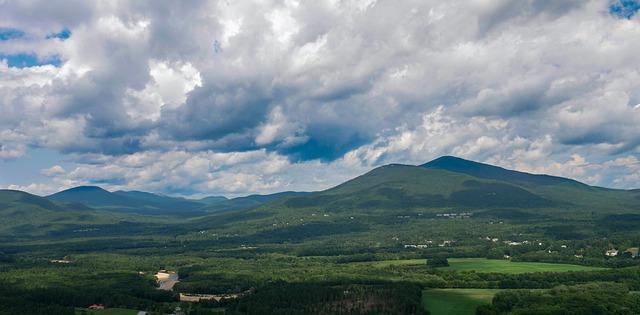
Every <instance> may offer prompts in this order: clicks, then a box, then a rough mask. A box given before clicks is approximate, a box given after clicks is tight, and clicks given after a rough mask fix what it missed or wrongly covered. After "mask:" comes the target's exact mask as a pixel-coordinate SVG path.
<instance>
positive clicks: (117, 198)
mask: <svg viewBox="0 0 640 315" xmlns="http://www.w3.org/2000/svg"><path fill="white" fill-rule="evenodd" d="M47 198H48V199H50V200H56V201H63V202H80V203H83V204H86V205H88V206H91V207H122V208H135V207H143V206H144V205H145V203H144V202H143V201H141V200H137V199H133V198H130V197H128V196H122V195H119V194H115V193H111V192H109V191H106V190H104V189H102V188H100V187H97V186H79V187H74V188H70V189H67V190H63V191H61V192H57V193H55V194H53V195H49V196H47Z"/></svg>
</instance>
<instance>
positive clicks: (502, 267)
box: [354, 258, 606, 274]
mask: <svg viewBox="0 0 640 315" xmlns="http://www.w3.org/2000/svg"><path fill="white" fill-rule="evenodd" d="M448 260H449V267H439V269H441V270H455V271H472V270H473V271H475V272H485V273H489V272H495V273H507V274H520V273H527V272H566V271H593V270H604V269H606V268H600V267H591V266H581V265H570V264H551V263H538V262H513V261H510V260H506V259H505V260H500V259H486V258H450V259H448ZM354 264H362V265H372V266H376V267H381V268H382V267H388V266H391V265H422V264H426V260H425V259H405V260H385V261H374V262H359V263H354Z"/></svg>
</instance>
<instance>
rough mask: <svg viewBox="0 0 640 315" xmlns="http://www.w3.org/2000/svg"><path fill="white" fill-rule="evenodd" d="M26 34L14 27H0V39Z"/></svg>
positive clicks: (14, 37) (17, 37)
mask: <svg viewBox="0 0 640 315" xmlns="http://www.w3.org/2000/svg"><path fill="white" fill-rule="evenodd" d="M25 36H26V34H25V32H23V31H21V30H18V29H15V28H4V27H0V40H12V39H19V38H24V37H25Z"/></svg>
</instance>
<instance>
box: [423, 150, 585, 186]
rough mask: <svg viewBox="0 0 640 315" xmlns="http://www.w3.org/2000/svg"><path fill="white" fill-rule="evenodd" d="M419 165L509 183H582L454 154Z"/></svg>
mask: <svg viewBox="0 0 640 315" xmlns="http://www.w3.org/2000/svg"><path fill="white" fill-rule="evenodd" d="M420 166H421V167H425V168H431V169H443V170H447V171H450V172H455V173H463V174H467V175H471V176H474V177H478V178H483V179H493V180H501V181H506V182H510V183H530V184H537V185H558V184H565V185H567V184H568V185H584V184H582V183H580V182H577V181H575V180H572V179H568V178H563V177H557V176H550V175H538V174H530V173H525V172H519V171H512V170H508V169H505V168H502V167H499V166H493V165H489V164H483V163H480V162H474V161H469V160H465V159H463V158H459V157H455V156H442V157H439V158H437V159H435V160H433V161H431V162H428V163H425V164H422V165H420ZM584 186H586V185H584Z"/></svg>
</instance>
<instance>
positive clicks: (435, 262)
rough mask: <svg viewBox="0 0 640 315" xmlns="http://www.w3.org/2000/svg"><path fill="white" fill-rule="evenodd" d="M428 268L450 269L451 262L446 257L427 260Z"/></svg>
mask: <svg viewBox="0 0 640 315" xmlns="http://www.w3.org/2000/svg"><path fill="white" fill-rule="evenodd" d="M427 266H430V267H448V266H449V260H447V258H446V257H434V258H430V259H427Z"/></svg>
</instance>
